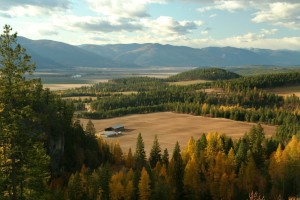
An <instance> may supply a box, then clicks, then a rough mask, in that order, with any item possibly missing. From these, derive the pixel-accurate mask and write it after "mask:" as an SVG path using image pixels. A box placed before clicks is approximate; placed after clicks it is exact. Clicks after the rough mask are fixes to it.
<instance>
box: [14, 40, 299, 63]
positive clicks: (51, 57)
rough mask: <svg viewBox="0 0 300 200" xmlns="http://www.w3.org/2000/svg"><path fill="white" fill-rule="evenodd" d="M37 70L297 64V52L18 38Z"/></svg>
mask: <svg viewBox="0 0 300 200" xmlns="http://www.w3.org/2000/svg"><path fill="white" fill-rule="evenodd" d="M18 42H19V43H20V44H21V45H23V46H24V47H25V48H26V49H27V51H28V53H29V54H30V55H31V56H32V58H33V60H34V61H35V62H36V63H37V69H68V68H74V67H93V68H120V67H125V68H126V67H151V66H156V67H160V66H162V67H208V66H213V67H225V66H242V65H273V66H295V65H300V51H290V50H269V49H241V48H234V47H207V48H201V49H197V48H191V47H186V46H172V45H162V44H157V43H145V44H134V43H133V44H111V45H92V44H84V45H79V46H75V45H69V44H66V43H63V42H56V41H51V40H30V39H27V38H24V37H19V38H18Z"/></svg>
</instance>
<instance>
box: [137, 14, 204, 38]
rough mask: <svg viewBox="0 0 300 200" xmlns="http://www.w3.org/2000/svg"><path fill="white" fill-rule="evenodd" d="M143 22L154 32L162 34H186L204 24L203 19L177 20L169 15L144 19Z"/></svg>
mask: <svg viewBox="0 0 300 200" xmlns="http://www.w3.org/2000/svg"><path fill="white" fill-rule="evenodd" d="M142 24H144V25H145V27H147V28H148V30H149V31H150V32H152V33H153V34H157V35H160V36H168V35H176V36H178V35H186V34H188V33H190V32H192V31H193V30H196V29H198V28H199V26H201V25H202V24H203V22H202V21H200V20H198V21H177V20H175V19H174V18H172V17H169V16H160V17H158V18H157V19H155V20H150V19H143V20H142Z"/></svg>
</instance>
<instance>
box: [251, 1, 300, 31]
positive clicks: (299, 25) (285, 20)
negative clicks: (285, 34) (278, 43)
mask: <svg viewBox="0 0 300 200" xmlns="http://www.w3.org/2000/svg"><path fill="white" fill-rule="evenodd" d="M252 21H253V22H256V23H262V22H269V23H271V24H274V25H280V26H284V27H287V28H291V29H300V3H295V4H293V3H286V2H277V3H272V4H269V6H268V7H267V8H266V9H263V10H260V11H259V12H257V13H256V14H255V17H254V18H253V19H252Z"/></svg>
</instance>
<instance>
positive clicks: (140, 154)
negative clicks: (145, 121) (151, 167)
mask: <svg viewBox="0 0 300 200" xmlns="http://www.w3.org/2000/svg"><path fill="white" fill-rule="evenodd" d="M135 159H136V165H137V167H138V168H140V169H141V167H142V166H144V165H145V164H146V152H145V146H144V141H143V138H142V135H141V133H139V135H138V137H137V140H136V148H135Z"/></svg>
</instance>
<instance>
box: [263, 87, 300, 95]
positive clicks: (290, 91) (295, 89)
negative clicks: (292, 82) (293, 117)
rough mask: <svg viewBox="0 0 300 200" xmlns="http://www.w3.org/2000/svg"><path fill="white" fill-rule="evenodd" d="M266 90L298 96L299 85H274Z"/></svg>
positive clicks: (299, 91)
mask: <svg viewBox="0 0 300 200" xmlns="http://www.w3.org/2000/svg"><path fill="white" fill-rule="evenodd" d="M267 91H268V92H273V93H276V94H278V95H280V96H290V95H293V94H295V95H296V96H297V97H300V86H299V85H298V86H286V87H276V88H271V89H267Z"/></svg>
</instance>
